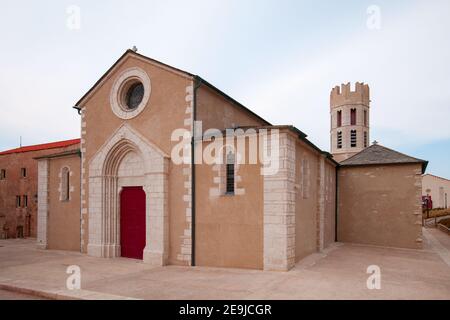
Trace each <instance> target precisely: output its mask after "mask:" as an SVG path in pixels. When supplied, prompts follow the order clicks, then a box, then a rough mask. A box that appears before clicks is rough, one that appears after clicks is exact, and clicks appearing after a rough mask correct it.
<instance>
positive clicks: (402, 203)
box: [338, 164, 422, 248]
mask: <svg viewBox="0 0 450 320" xmlns="http://www.w3.org/2000/svg"><path fill="white" fill-rule="evenodd" d="M421 169H422V168H421V164H405V165H384V166H382V165H377V166H354V167H341V168H340V169H339V178H338V179H339V180H338V184H339V191H338V192H339V194H338V201H339V212H338V241H340V242H353V243H362V244H371V245H379V246H391V247H403V248H417V247H420V246H421V228H422V221H421V214H422V209H421V192H422V183H421V181H422V176H421V174H422V170H421Z"/></svg>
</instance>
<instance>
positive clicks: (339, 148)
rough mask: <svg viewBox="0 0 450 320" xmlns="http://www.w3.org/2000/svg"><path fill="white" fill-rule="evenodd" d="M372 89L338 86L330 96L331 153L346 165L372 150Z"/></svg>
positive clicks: (367, 87) (346, 85)
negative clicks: (370, 143) (355, 156)
mask: <svg viewBox="0 0 450 320" xmlns="http://www.w3.org/2000/svg"><path fill="white" fill-rule="evenodd" d="M369 111H370V92H369V86H368V85H367V84H364V83H359V82H356V84H355V89H354V90H352V88H351V85H350V83H347V84H342V85H341V86H340V87H339V86H336V87H334V88H333V89H332V90H331V94H330V114H331V153H332V154H333V157H334V159H335V160H336V161H337V162H341V161H344V160H345V159H348V158H349V157H351V156H353V155H354V154H356V153H358V152H360V151H362V150H363V149H365V148H367V147H368V146H369V141H370V131H369V128H370V127H369V119H370V118H369Z"/></svg>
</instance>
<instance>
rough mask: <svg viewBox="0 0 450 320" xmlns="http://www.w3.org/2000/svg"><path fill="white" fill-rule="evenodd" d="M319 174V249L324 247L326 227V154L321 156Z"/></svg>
mask: <svg viewBox="0 0 450 320" xmlns="http://www.w3.org/2000/svg"><path fill="white" fill-rule="evenodd" d="M318 171H319V175H318V178H317V179H318V188H317V193H318V196H317V202H318V203H317V220H316V221H317V251H322V250H323V249H324V231H325V230H324V228H325V156H324V155H320V156H319V170H318Z"/></svg>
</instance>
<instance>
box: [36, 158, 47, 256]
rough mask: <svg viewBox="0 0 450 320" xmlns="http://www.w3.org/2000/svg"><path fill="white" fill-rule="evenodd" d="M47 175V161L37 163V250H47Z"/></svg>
mask: <svg viewBox="0 0 450 320" xmlns="http://www.w3.org/2000/svg"><path fill="white" fill-rule="evenodd" d="M48 175H49V160H48V159H42V160H39V161H38V218H37V242H38V248H40V249H47V245H48V244H47V220H48V191H49V190H48Z"/></svg>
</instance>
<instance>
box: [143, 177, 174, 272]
mask: <svg viewBox="0 0 450 320" xmlns="http://www.w3.org/2000/svg"><path fill="white" fill-rule="evenodd" d="M147 181H148V183H147V185H146V186H145V187H144V191H145V194H146V214H145V224H146V227H145V234H146V236H145V237H146V246H145V249H144V262H145V263H148V264H151V265H155V266H164V265H166V264H167V260H168V258H169V221H168V186H167V175H166V174H165V173H153V174H149V175H148V176H147Z"/></svg>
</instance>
